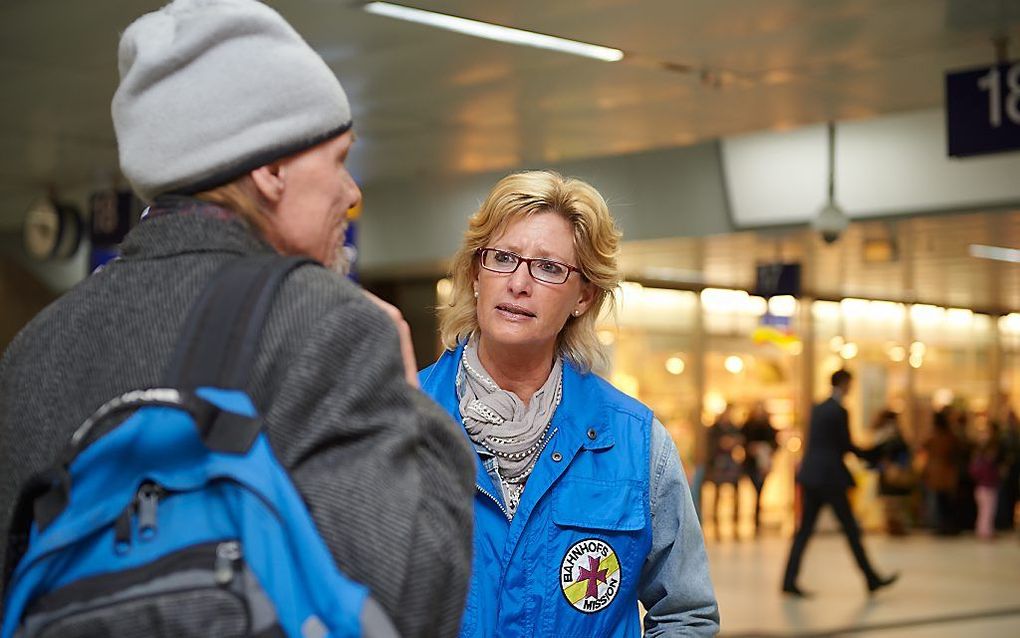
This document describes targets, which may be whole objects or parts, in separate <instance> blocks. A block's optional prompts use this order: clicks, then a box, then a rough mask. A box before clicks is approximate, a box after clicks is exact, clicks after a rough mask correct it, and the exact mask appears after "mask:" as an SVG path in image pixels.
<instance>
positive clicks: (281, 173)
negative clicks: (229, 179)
mask: <svg viewBox="0 0 1020 638" xmlns="http://www.w3.org/2000/svg"><path fill="white" fill-rule="evenodd" d="M285 171H286V169H285V168H284V166H283V164H282V163H281V162H273V163H271V164H266V165H265V166H260V167H258V168H256V169H255V170H253V171H252V172H250V173H249V175H250V176H251V180H252V182H253V183H254V184H255V188H256V190H258V192H259V194H260V195H262V197H263V198H265V200H266V201H267V202H269V203H270V204H277V203H279V201H280V200H281V199H283V191H284V188H285V186H286V180H285V177H286V175H285Z"/></svg>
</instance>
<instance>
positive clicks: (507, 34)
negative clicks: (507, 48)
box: [363, 2, 623, 62]
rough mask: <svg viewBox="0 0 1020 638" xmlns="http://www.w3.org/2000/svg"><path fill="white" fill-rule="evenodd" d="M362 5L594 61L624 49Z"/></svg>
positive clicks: (390, 5) (433, 14)
mask: <svg viewBox="0 0 1020 638" xmlns="http://www.w3.org/2000/svg"><path fill="white" fill-rule="evenodd" d="M363 8H364V9H365V11H367V12H369V13H374V14H375V15H381V16H386V17H389V18H396V19H398V20H406V21H408V22H416V23H418V24H425V25H428V26H431V27H436V28H438V29H445V30H447V31H455V32H457V33H463V34H465V35H472V36H475V37H477V38H485V39H487V40H497V41H499V42H507V43H509V44H518V45H521V46H529V47H537V48H539V49H549V50H552V51H559V52H561V53H570V54H573V55H580V56H583V57H586V58H595V59H596V60H603V61H605V62H618V61H620V60H622V59H623V51H621V50H620V49H613V48H610V47H603V46H598V45H596V44H588V43H587V42H578V41H577V40H567V39H566V38H558V37H556V36H551V35H545V34H543V33H534V32H532V31H525V30H523V29H514V28H511V27H504V26H501V25H498V24H491V23H489V22H481V21H479V20H469V19H467V18H460V17H457V16H452V15H447V14H445V13H436V12H434V11H425V10H424V9H415V8H414V7H406V6H403V5H399V4H393V3H391V2H369V3H367V4H365V5H364V7H363Z"/></svg>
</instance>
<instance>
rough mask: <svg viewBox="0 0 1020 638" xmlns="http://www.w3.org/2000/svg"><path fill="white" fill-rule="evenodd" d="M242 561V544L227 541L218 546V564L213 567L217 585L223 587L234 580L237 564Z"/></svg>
mask: <svg viewBox="0 0 1020 638" xmlns="http://www.w3.org/2000/svg"><path fill="white" fill-rule="evenodd" d="M240 560H241V544H240V543H238V542H237V541H227V542H225V543H220V544H219V545H217V546H216V564H215V565H214V566H213V577H214V578H215V579H216V584H217V585H220V586H223V585H228V584H230V581H232V580H234V572H236V571H237V563H238V561H240Z"/></svg>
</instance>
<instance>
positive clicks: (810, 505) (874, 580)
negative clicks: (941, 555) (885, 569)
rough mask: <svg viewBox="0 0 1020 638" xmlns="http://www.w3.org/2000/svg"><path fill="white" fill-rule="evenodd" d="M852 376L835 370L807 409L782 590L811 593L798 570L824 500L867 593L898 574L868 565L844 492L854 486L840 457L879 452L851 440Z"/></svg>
mask: <svg viewBox="0 0 1020 638" xmlns="http://www.w3.org/2000/svg"><path fill="white" fill-rule="evenodd" d="M851 379H852V376H851V374H850V373H849V372H847V371H846V370H837V371H836V372H834V373H833V374H832V379H831V381H832V396H831V397H829V398H828V399H826V400H825V401H822V402H821V403H819V404H817V405H816V406H814V408H812V409H811V429H810V431H809V432H808V441H807V451H806V452H805V453H804V461H803V463H802V464H801V467H800V471H799V472H798V473H797V482H798V483H800V485H801V488H802V489H803V502H804V509H803V514H802V515H801V520H800V525H799V526H798V527H797V533H796V534H795V535H794V537H793V545H792V546H791V547H790V556H789V558H788V559H787V562H786V572H785V574H784V575H783V592H784V593H786V594H789V595H791V596H796V597H798V598H805V597H807V596H809V594H807V593H806V592H805V591H803V590H802V589H801V588H800V587H798V586H797V575H798V574H799V573H800V562H801V559H802V558H803V555H804V549H805V548H806V547H807V543H808V541H809V540H811V535H812V534H813V533H814V531H815V523H816V522H817V521H818V514H819V512H821V510H822V507H823V506H825V505H830V506H831V507H832V511H833V512H834V513H835V514H836V518H838V519H839V523H840V525H841V526H842V527H843V534H844V535H845V536H846V540H847V543H849V544H850V550H851V551H852V552H853V555H854V559H855V560H856V561H857V566H858V567H859V568H860V570H861V572H862V573H863V574H864V578H865V582H866V584H867V587H868V592H869V593H874V592H875V591H877V590H879V589H881V588H882V587H886V586H888V585H891V584H893V583H894V582H896V580H897V579H898V578H899V574H892V575H891V576H885V577H883V576H879V575H878V572H876V571H875V569H874V568H873V567H872V566H871V562H870V561H869V560H868V555H867V554H866V553H865V552H864V546H863V545H862V544H861V530H860V528H859V527H858V526H857V520H856V519H854V515H853V512H852V511H851V509H850V501H849V500H848V499H847V495H846V492H847V490H848V489H849V488H851V487H853V486H854V479H853V476H851V475H850V471H849V470H847V469H846V465H844V464H843V457H844V456H845V455H846V454H847V453H849V452H853V453H854V454H856V455H857V456H860V457H861V458H864V459H871V458H873V455H874V454H876V453H877V451H871V450H862V449H860V448H858V447H857V446H855V445H854V444H853V443H852V442H851V441H850V427H849V425H848V415H847V411H846V408H844V407H843V399H844V398H845V397H846V394H847V392H848V391H849V390H850V381H851Z"/></svg>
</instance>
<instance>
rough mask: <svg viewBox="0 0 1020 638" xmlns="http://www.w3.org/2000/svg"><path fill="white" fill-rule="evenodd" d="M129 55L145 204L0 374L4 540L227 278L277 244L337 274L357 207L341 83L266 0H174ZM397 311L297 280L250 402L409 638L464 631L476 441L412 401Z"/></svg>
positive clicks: (120, 93) (122, 119)
mask: <svg viewBox="0 0 1020 638" xmlns="http://www.w3.org/2000/svg"><path fill="white" fill-rule="evenodd" d="M119 58H120V76H121V80H120V86H119V88H118V89H117V92H116V94H115V96H114V98H113V108H112V111H113V123H114V126H115V129H116V133H117V144H118V149H119V154H120V162H121V168H122V170H123V172H124V175H125V176H126V177H127V179H128V180H129V181H130V183H131V185H132V186H133V187H134V189H135V191H136V192H137V193H138V195H139V196H141V197H142V198H143V199H144V200H146V201H147V202H151V205H150V207H149V209H148V213H147V214H146V216H145V218H144V219H143V220H142V221H141V223H140V224H139V225H138V226H137V227H136V228H135V229H134V230H132V231H131V233H130V234H129V235H128V237H127V238H126V240H125V241H124V243H123V245H122V247H121V248H122V255H121V257H120V258H119V259H118V260H116V261H114V262H113V263H111V264H109V265H107V266H106V267H105V268H103V269H102V270H101V271H99V272H97V273H95V274H93V275H91V276H90V277H88V278H87V279H86V280H84V281H83V282H82V283H80V284H79V285H78V286H77V287H75V288H74V289H73V290H72V291H70V292H69V293H67V294H66V295H64V296H63V297H62V298H60V299H59V300H57V301H56V302H55V303H54V304H52V305H51V306H50V307H48V308H47V309H45V310H44V311H43V312H42V313H41V314H40V315H39V316H38V317H37V318H35V319H34V320H33V321H32V322H31V323H30V324H29V325H28V326H27V327H26V328H25V329H24V330H23V331H22V332H21V333H20V334H19V335H18V336H17V338H16V339H15V340H14V341H13V342H12V343H11V345H10V346H9V347H8V349H7V350H6V352H5V353H4V356H3V359H2V361H0V467H3V468H4V471H3V472H2V473H0V474H2V478H0V481H2V482H0V521H2V522H0V524H2V525H3V526H4V527H3V528H0V532H3V533H4V535H6V529H7V526H8V525H9V524H10V517H11V512H12V508H13V503H12V501H13V499H14V497H15V494H16V493H17V491H18V490H19V489H20V487H21V485H22V484H23V483H24V482H25V481H26V480H28V478H29V477H30V476H31V475H32V474H33V473H35V472H38V471H39V470H40V469H42V468H44V467H47V466H48V465H49V464H50V463H51V462H52V461H53V458H54V456H55V455H56V454H57V453H58V452H59V451H60V450H61V449H63V446H64V445H65V443H66V442H67V441H68V440H69V438H70V435H71V433H72V432H73V431H74V430H75V428H76V427H77V426H78V425H79V424H81V423H82V422H83V421H84V420H85V419H86V417H88V416H89V415H91V414H92V413H93V412H94V411H95V410H96V409H97V408H98V407H99V406H100V405H101V404H103V403H104V402H105V401H107V400H109V399H110V398H111V397H115V396H119V395H121V394H123V393H124V392H126V391H128V390H134V389H137V388H145V387H158V386H159V383H160V379H161V378H162V376H163V372H164V369H165V368H166V367H167V364H168V361H169V358H170V356H171V351H172V349H173V347H174V344H175V342H176V339H177V336H178V333H179V331H180V328H181V325H182V322H183V320H184V318H185V316H186V314H187V312H188V309H189V308H190V307H191V306H192V303H193V302H194V300H195V298H196V296H197V295H198V293H199V291H200V290H202V288H203V287H204V285H205V284H206V282H207V281H208V280H209V279H210V278H211V277H212V276H213V274H214V273H216V272H217V271H218V270H219V269H220V268H221V267H222V266H224V265H225V264H226V263H228V262H230V261H232V260H237V259H240V258H242V257H245V256H251V255H260V254H272V253H273V252H274V251H275V252H276V253H279V254H285V255H298V256H306V257H310V258H312V259H314V260H317V261H319V262H321V263H322V264H323V265H325V266H329V267H332V268H333V269H335V270H340V269H341V268H342V266H343V264H342V263H341V260H342V258H341V255H342V254H343V253H342V238H343V236H344V225H345V217H346V213H347V211H348V209H350V208H351V207H352V206H353V205H355V204H356V203H357V202H358V201H359V200H360V198H361V193H360V191H359V189H358V187H357V185H355V183H354V181H353V180H352V178H351V176H350V174H349V173H348V171H347V169H346V167H345V161H346V159H347V155H348V152H349V150H350V148H351V144H352V143H353V141H354V137H353V132H352V130H351V122H352V118H351V111H350V107H349V105H348V102H347V98H346V96H345V94H344V91H343V89H342V88H341V86H340V84H339V82H338V81H337V78H336V76H335V75H334V74H333V72H332V71H331V70H330V69H329V67H328V66H327V65H326V64H325V62H323V60H322V59H321V58H320V57H319V56H318V54H316V53H315V52H314V51H313V50H312V49H311V48H310V47H309V46H308V45H307V44H306V43H305V41H304V40H303V39H302V38H301V37H300V36H299V35H298V34H297V33H296V32H295V31H294V30H293V29H292V28H291V26H290V25H289V24H288V23H287V22H286V21H285V20H284V19H283V18H282V17H281V16H280V15H279V14H277V13H276V12H275V11H274V10H272V9H270V8H269V7H268V6H266V5H264V4H262V3H260V2H253V1H251V0H177V1H176V2H173V3H172V4H169V5H167V6H166V7H164V8H163V9H162V10H160V11H157V12H155V13H151V14H147V15H145V16H143V17H141V18H139V19H138V20H137V21H136V22H134V23H133V24H132V25H131V26H130V27H128V28H127V30H126V31H125V32H124V34H123V36H122V39H121V42H120V49H119ZM380 303H381V302H380ZM387 314H389V316H387ZM394 319H396V320H397V321H400V322H401V323H403V322H402V320H401V319H400V317H399V313H397V312H396V311H395V309H392V308H380V306H379V305H378V304H377V303H376V302H375V301H373V300H371V299H369V298H368V297H367V296H366V295H365V294H363V292H362V291H361V290H360V289H359V288H358V287H357V286H356V285H354V284H353V283H351V282H350V281H348V280H347V279H346V278H344V277H343V276H341V275H340V274H338V273H337V272H333V271H331V270H329V269H327V268H320V267H315V266H313V265H306V266H302V267H300V268H298V269H297V270H295V271H294V272H293V273H292V274H291V275H290V276H289V277H288V278H287V280H286V281H285V282H284V283H283V285H282V288H281V289H280V291H279V294H278V295H277V297H276V301H275V302H274V305H273V307H272V310H271V312H270V314H269V316H268V317H267V320H266V324H265V327H264V329H263V332H262V338H261V341H260V350H259V352H258V354H257V356H256V357H255V365H254V369H253V370H252V373H251V387H250V392H251V394H252V396H253V398H254V400H255V402H256V404H257V405H258V408H259V413H260V414H261V415H263V419H264V421H263V427H264V429H265V431H266V432H267V433H268V438H269V442H270V444H271V446H272V448H273V452H274V453H275V455H276V457H277V458H278V459H279V460H280V462H281V463H282V465H283V466H284V467H285V468H286V469H287V470H288V472H289V474H290V476H291V479H292V480H293V482H294V484H295V485H296V487H297V488H298V491H299V492H300V494H301V496H302V497H303V498H304V500H305V502H306V504H307V505H308V509H309V510H310V512H311V513H312V516H313V518H314V521H315V524H316V527H317V529H318V532H319V534H320V535H321V536H322V538H323V540H324V541H325V544H326V546H327V547H328V549H329V550H330V552H331V554H332V555H333V557H334V558H335V560H336V562H337V564H338V565H339V567H340V569H342V570H343V571H344V572H345V573H346V574H347V575H348V576H350V577H351V578H353V579H355V580H357V581H359V582H361V583H363V584H365V585H366V586H367V587H368V588H369V590H370V591H371V593H372V595H373V597H374V598H375V599H376V600H377V601H378V602H379V603H380V604H381V605H382V607H383V608H384V609H385V611H386V612H387V613H388V614H389V615H390V616H391V618H392V620H393V621H394V624H395V625H396V628H397V629H398V631H399V632H400V634H401V635H402V636H404V637H405V638H408V637H411V636H451V635H456V632H457V630H458V628H459V626H460V617H461V613H462V609H463V602H464V596H465V594H466V591H467V584H468V578H469V570H470V551H471V543H470V529H471V520H472V519H471V495H472V493H473V488H472V475H473V470H472V466H471V463H472V456H471V449H470V446H469V445H468V444H467V443H466V442H465V441H464V437H463V434H462V433H461V432H460V431H459V430H458V429H457V428H456V427H455V425H454V423H452V422H451V420H450V419H449V417H448V416H447V415H446V414H444V413H443V412H442V410H440V409H439V408H438V407H436V406H435V404H434V403H433V402H432V401H430V400H429V399H428V398H427V397H426V396H425V395H424V394H422V393H421V392H420V391H419V390H417V389H415V388H413V387H412V383H413V384H415V385H416V384H417V377H416V376H415V372H416V371H415V366H414V364H413V358H408V357H407V356H406V354H407V353H408V352H410V350H409V346H410V344H409V342H407V340H406V339H405V341H404V343H403V344H401V340H400V338H399V336H398V325H397V324H396V323H395V321H394ZM400 329H401V333H402V334H404V335H405V337H406V336H407V335H408V334H409V332H408V331H407V326H406V324H403V325H401V326H400ZM402 347H403V352H404V353H405V356H404V357H403V358H402V356H401V348H402Z"/></svg>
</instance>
